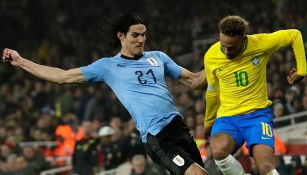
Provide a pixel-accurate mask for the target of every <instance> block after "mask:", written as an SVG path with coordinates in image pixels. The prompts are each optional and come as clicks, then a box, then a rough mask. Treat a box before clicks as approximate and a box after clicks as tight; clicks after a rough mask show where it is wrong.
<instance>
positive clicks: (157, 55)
mask: <svg viewBox="0 0 307 175" xmlns="http://www.w3.org/2000/svg"><path fill="white" fill-rule="evenodd" d="M144 56H145V58H154V59H158V60H161V61H166V60H169V59H170V57H169V56H168V55H167V54H166V53H164V52H162V51H146V52H144Z"/></svg>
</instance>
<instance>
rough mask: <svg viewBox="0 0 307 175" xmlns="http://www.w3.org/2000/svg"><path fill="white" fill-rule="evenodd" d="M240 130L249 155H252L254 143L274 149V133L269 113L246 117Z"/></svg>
mask: <svg viewBox="0 0 307 175" xmlns="http://www.w3.org/2000/svg"><path fill="white" fill-rule="evenodd" d="M247 120H248V121H246V122H245V123H247V124H246V125H245V126H244V129H243V130H242V133H243V135H244V138H245V140H246V142H247V148H248V149H249V153H250V156H252V157H253V156H254V154H253V153H254V151H253V147H254V146H255V145H267V146H268V147H269V148H271V149H272V150H274V134H273V129H272V127H273V121H272V120H273V119H272V116H270V115H259V116H257V117H254V118H249V119H247Z"/></svg>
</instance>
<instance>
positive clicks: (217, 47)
mask: <svg viewBox="0 0 307 175" xmlns="http://www.w3.org/2000/svg"><path fill="white" fill-rule="evenodd" d="M219 54H221V43H220V42H219V41H218V42H216V43H214V44H213V45H211V46H210V47H209V49H208V50H207V52H206V53H205V59H208V58H211V57H216V56H218V55H219Z"/></svg>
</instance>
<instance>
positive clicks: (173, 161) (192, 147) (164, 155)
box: [145, 116, 204, 175]
mask: <svg viewBox="0 0 307 175" xmlns="http://www.w3.org/2000/svg"><path fill="white" fill-rule="evenodd" d="M189 131H190V130H189V128H188V126H187V125H186V124H185V123H184V122H183V121H182V118H181V117H180V116H178V117H175V118H174V119H173V120H172V121H171V122H170V123H169V124H168V125H167V126H166V127H164V128H163V129H162V131H160V132H159V133H158V134H157V135H156V136H153V135H151V134H148V135H147V143H146V144H145V149H146V151H147V153H148V155H149V156H150V158H151V159H152V160H153V161H155V162H156V163H158V164H159V165H161V166H163V167H164V168H165V169H167V170H169V171H170V172H171V174H175V175H184V173H185V171H186V170H187V169H188V168H189V167H190V165H192V164H193V163H197V164H199V165H200V166H201V167H204V163H203V161H202V158H201V156H200V153H199V150H198V148H197V146H196V143H195V141H194V139H193V137H192V135H191V134H190V132H189Z"/></svg>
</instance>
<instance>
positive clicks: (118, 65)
mask: <svg viewBox="0 0 307 175" xmlns="http://www.w3.org/2000/svg"><path fill="white" fill-rule="evenodd" d="M117 67H126V65H125V64H117Z"/></svg>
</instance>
